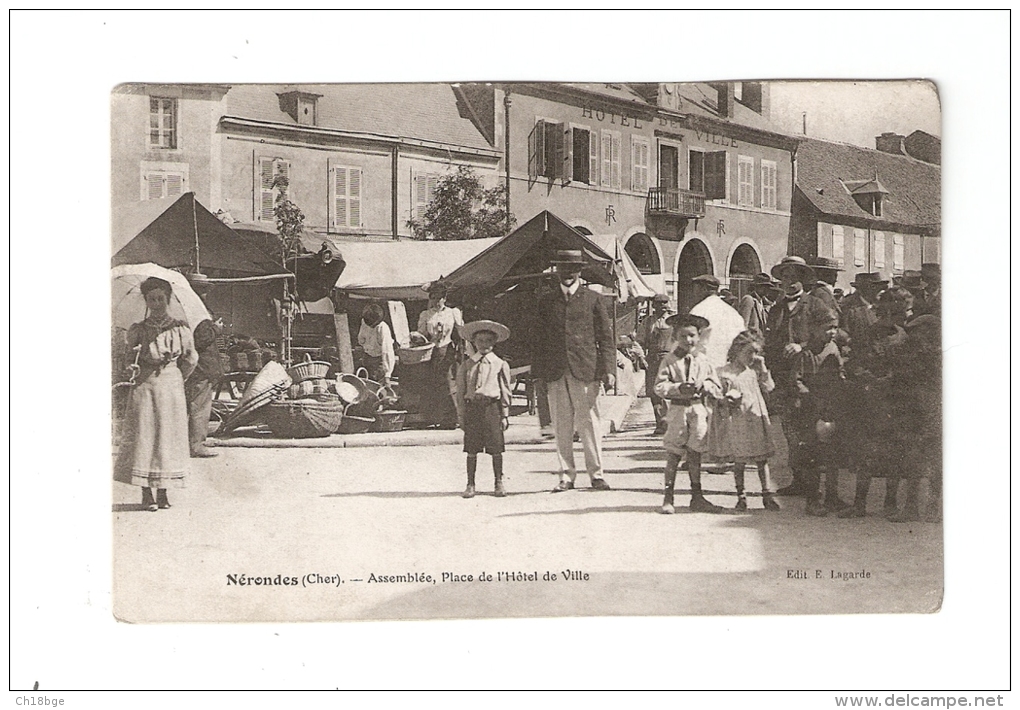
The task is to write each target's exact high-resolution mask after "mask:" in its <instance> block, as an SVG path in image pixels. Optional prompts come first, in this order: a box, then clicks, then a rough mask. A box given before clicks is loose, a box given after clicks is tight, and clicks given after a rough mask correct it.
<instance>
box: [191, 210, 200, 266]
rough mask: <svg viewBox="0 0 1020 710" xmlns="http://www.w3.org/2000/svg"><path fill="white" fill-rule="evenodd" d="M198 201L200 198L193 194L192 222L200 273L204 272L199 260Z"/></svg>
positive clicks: (196, 259)
mask: <svg viewBox="0 0 1020 710" xmlns="http://www.w3.org/2000/svg"><path fill="white" fill-rule="evenodd" d="M196 202H198V200H196V199H195V196H194V195H192V196H191V223H192V224H193V225H194V227H195V273H196V274H200V273H202V267H201V266H200V265H199V261H198V207H196V206H195V203H196Z"/></svg>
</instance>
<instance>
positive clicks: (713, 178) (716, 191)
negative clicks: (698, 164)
mask: <svg viewBox="0 0 1020 710" xmlns="http://www.w3.org/2000/svg"><path fill="white" fill-rule="evenodd" d="M705 197H706V198H708V199H710V200H725V199H726V151H724V150H720V151H716V152H714V153H706V154H705Z"/></svg>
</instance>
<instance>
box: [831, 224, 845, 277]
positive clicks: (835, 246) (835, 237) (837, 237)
mask: <svg viewBox="0 0 1020 710" xmlns="http://www.w3.org/2000/svg"><path fill="white" fill-rule="evenodd" d="M845 248H846V245H845V244H844V243H843V228H842V227H840V226H838V225H834V226H833V227H832V258H833V259H835V260H836V261H837V262H839V267H840V268H843V251H844V249H845Z"/></svg>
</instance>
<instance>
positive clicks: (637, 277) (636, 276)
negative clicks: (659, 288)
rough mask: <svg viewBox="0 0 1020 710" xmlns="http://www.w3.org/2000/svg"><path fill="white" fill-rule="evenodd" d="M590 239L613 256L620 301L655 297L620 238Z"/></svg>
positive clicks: (591, 237) (598, 235)
mask: <svg viewBox="0 0 1020 710" xmlns="http://www.w3.org/2000/svg"><path fill="white" fill-rule="evenodd" d="M588 239H591V240H592V241H593V242H595V243H596V244H598V245H599V246H600V247H602V250H603V251H605V252H606V253H607V254H611V255H612V256H613V261H614V263H615V267H614V271H615V273H616V282H617V286H618V287H619V294H618V295H619V299H620V301H621V302H627V301H629V300H631V299H639V300H640V299H646V298H651V297H652V296H654V295H655V289H653V288H652V287H651V286H649V285H648V282H646V281H645V279H644V277H643V276H642V275H641V272H640V271H638V268H637V266H636V265H635V264H634V260H633V259H631V258H630V254H628V253H627V251H626V249H624V248H623V244H622V243H621V242H620V238H619V237H617V236H616V235H615V234H595V235H592V236H590V237H588Z"/></svg>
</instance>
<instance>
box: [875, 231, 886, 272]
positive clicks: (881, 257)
mask: <svg viewBox="0 0 1020 710" xmlns="http://www.w3.org/2000/svg"><path fill="white" fill-rule="evenodd" d="M875 268H876V269H882V268H885V233H884V232H875Z"/></svg>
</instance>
